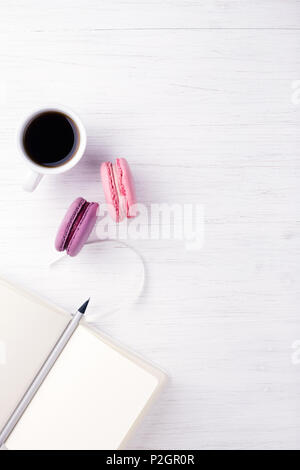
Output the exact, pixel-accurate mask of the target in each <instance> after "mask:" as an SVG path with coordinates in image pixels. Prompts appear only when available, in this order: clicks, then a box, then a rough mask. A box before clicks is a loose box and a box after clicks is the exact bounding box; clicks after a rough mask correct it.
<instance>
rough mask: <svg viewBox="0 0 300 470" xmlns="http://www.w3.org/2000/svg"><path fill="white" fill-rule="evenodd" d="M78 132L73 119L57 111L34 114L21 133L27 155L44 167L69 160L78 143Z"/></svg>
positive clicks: (61, 163)
mask: <svg viewBox="0 0 300 470" xmlns="http://www.w3.org/2000/svg"><path fill="white" fill-rule="evenodd" d="M78 140H79V132H78V129H77V126H76V124H75V123H74V122H73V120H72V119H71V118H70V117H69V116H67V115H66V114H64V113H61V112H59V111H45V112H42V113H41V114H38V115H36V116H35V117H34V118H33V119H32V120H31V121H30V122H29V123H28V125H27V127H26V129H25V131H24V134H23V146H24V150H25V152H26V154H27V155H28V157H29V158H30V159H31V160H32V161H33V162H34V163H37V164H38V165H41V166H45V167H55V166H60V165H63V164H64V163H66V162H67V161H69V160H70V159H71V158H72V157H73V155H74V154H75V152H76V149H77V147H78V145H79V142H78Z"/></svg>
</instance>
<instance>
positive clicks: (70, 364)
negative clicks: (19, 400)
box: [6, 324, 164, 450]
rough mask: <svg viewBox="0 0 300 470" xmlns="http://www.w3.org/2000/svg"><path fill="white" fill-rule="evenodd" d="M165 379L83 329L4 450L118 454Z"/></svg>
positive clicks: (81, 327) (93, 333) (160, 374)
mask: <svg viewBox="0 0 300 470" xmlns="http://www.w3.org/2000/svg"><path fill="white" fill-rule="evenodd" d="M163 379H164V374H163V373H161V372H160V371H157V370H156V369H154V368H152V367H151V366H149V365H147V364H146V363H144V362H143V361H141V360H140V359H137V358H135V357H134V356H133V355H131V354H129V353H127V352H124V351H123V350H121V349H120V348H118V347H116V346H115V345H113V344H112V343H110V342H109V341H108V340H107V339H105V338H103V337H102V336H100V335H99V334H98V333H96V332H95V331H94V330H92V329H90V328H89V327H87V326H85V325H83V324H81V325H80V326H79V327H78V328H77V330H76V331H75V333H74V334H73V336H72V338H71V339H70V341H69V343H68V344H67V346H66V347H65V349H64V350H63V352H62V353H61V355H60V357H59V358H58V360H57V361H56V363H55V365H54V367H53V368H52V369H51V371H50V373H49V375H48V376H47V378H46V379H45V381H44V383H43V384H42V385H41V387H40V389H39V391H38V392H37V394H36V396H35V397H34V398H33V400H32V402H31V403H30V405H29V406H28V408H27V410H26V411H25V413H24V415H23V417H22V418H21V419H20V421H19V422H18V424H17V426H16V427H15V429H14V431H13V432H12V434H11V435H10V437H9V439H8V440H7V442H6V447H7V448H8V449H36V450H39V449H109V450H111V449H117V448H119V447H120V446H121V444H122V441H123V440H124V439H125V437H126V435H127V434H128V432H129V431H130V429H131V427H132V426H133V425H134V423H135V421H136V419H137V418H138V417H139V415H140V414H141V413H142V411H143V409H144V408H145V406H146V405H147V404H148V402H149V400H150V398H151V397H152V395H153V393H154V392H155V391H156V390H157V389H158V387H159V385H160V384H161V382H162V381H163Z"/></svg>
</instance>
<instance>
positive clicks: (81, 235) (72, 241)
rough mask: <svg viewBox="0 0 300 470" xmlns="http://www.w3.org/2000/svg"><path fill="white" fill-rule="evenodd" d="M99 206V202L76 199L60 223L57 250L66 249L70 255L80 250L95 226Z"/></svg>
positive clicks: (56, 242) (56, 243)
mask: <svg viewBox="0 0 300 470" xmlns="http://www.w3.org/2000/svg"><path fill="white" fill-rule="evenodd" d="M98 207H99V204H97V202H87V201H86V200H85V199H83V198H82V197H78V198H77V199H75V201H74V202H73V203H72V204H71V206H70V207H69V209H68V210H67V213H66V215H65V217H64V218H63V221H62V223H61V224H60V227H59V230H58V233H57V236H56V240H55V248H56V249H57V251H64V250H66V252H67V254H68V255H70V256H76V255H77V254H78V253H79V252H80V250H81V248H82V247H83V246H84V244H85V243H86V242H87V240H88V238H89V236H90V234H91V231H92V230H93V228H94V226H95V223H96V220H97V210H98Z"/></svg>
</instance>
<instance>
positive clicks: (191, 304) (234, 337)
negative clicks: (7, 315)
mask: <svg viewBox="0 0 300 470" xmlns="http://www.w3.org/2000/svg"><path fill="white" fill-rule="evenodd" d="M299 19H300V2H299V1H296V0H289V1H279V0H274V1H270V0H256V1H251V2H249V1H246V0H242V1H235V0H228V1H220V0H212V1H210V2H207V1H204V0H203V1H201V0H195V1H184V0H178V1H176V2H171V1H154V2H153V1H151V2H150V1H144V0H141V1H139V2H130V1H122V0H118V1H117V0H113V1H109V0H100V1H96V0H85V1H83V0H72V1H69V0H60V1H58V0H52V1H51V2H47V3H45V2H38V1H36V0H28V1H26V2H25V1H8V0H2V2H1V5H0V25H1V28H0V60H1V76H0V104H1V114H0V128H1V132H0V207H1V223H0V230H1V232H0V233H1V237H0V257H1V271H2V273H3V274H6V275H8V276H9V277H11V278H13V279H16V280H18V281H19V282H21V283H23V284H24V285H27V286H28V287H31V288H34V289H35V290H37V291H40V292H42V293H44V294H45V295H48V296H49V297H51V298H52V300H55V299H57V301H58V302H59V303H60V304H61V305H62V306H64V307H66V308H72V306H73V304H72V298H74V296H75V295H76V289H75V286H74V282H73V280H72V276H71V275H70V272H71V271H72V269H71V268H70V265H69V268H66V271H65V272H63V273H65V279H64V282H63V286H62V288H61V290H60V291H57V290H56V289H54V288H53V289H51V286H54V284H53V283H52V281H51V279H53V277H52V278H51V276H53V273H49V270H48V262H49V259H51V257H52V255H53V251H52V244H53V239H54V236H55V231H56V228H57V225H58V222H59V220H60V218H61V217H62V214H63V212H64V210H65V208H66V207H67V205H68V204H69V203H70V202H71V201H72V199H73V198H75V197H76V196H78V195H82V196H84V197H86V198H87V199H89V200H97V201H102V200H103V192H102V188H101V184H100V176H99V172H98V166H99V164H100V162H101V161H102V160H103V159H105V158H113V157H114V156H122V157H127V158H128V160H129V161H130V163H131V165H132V169H133V172H134V175H135V179H136V182H137V194H138V199H139V200H140V201H142V202H145V203H147V204H149V203H151V202H156V203H159V202H167V203H172V202H186V203H190V202H191V203H199V204H202V205H203V206H204V208H205V243H204V246H203V249H202V250H201V251H198V252H189V251H187V250H186V249H185V246H184V244H183V243H180V242H176V241H172V240H171V241H162V240H161V241H155V240H152V241H149V240H145V241H136V242H134V243H133V245H134V246H135V248H137V249H138V250H140V252H141V253H142V255H143V257H144V259H145V261H146V265H147V283H146V287H145V290H144V291H143V294H142V296H141V297H140V299H139V302H138V303H137V304H136V306H135V307H134V308H132V310H131V311H130V313H128V314H124V315H123V316H122V315H121V314H120V315H115V316H112V317H107V318H105V319H103V322H102V321H101V328H102V329H103V330H104V331H105V332H106V333H108V334H110V335H112V336H113V337H114V338H117V339H119V340H120V341H122V342H123V343H125V344H126V345H128V346H129V347H131V348H132V349H133V350H136V351H139V352H140V353H141V354H142V355H143V356H144V357H146V358H148V359H150V360H152V361H153V362H155V363H156V364H158V365H160V366H161V367H162V368H164V369H165V370H166V371H167V373H168V374H169V376H170V382H169V384H168V386H167V388H166V390H165V392H164V393H163V395H162V397H161V400H160V401H159V402H158V403H157V405H156V406H155V407H154V408H153V409H152V411H151V412H150V414H149V415H148V417H147V418H146V420H145V422H144V423H143V425H142V426H141V428H140V430H139V432H138V433H137V434H136V436H135V438H134V439H133V440H132V442H131V443H130V448H138V449H140V448H142V449H151V448H152V449H158V448H163V449H170V448H173V449H176V448H179V449H180V448H181V449H183V448H201V449H215V448H222V449H241V448H243V449H257V448H260V449H287V448H294V449H300V400H299V396H300V394H299V392H300V375H299V372H300V365H295V364H293V363H292V361H291V356H292V352H293V350H292V343H293V342H294V341H295V340H300V322H299V303H300V290H299V278H300V269H299V266H300V226H299V217H298V213H299V210H298V208H299V194H300V193H299V184H300V164H299V161H300V160H299V157H300V151H299V143H300V138H299V119H300V106H299V105H298V106H297V104H295V103H293V100H292V93H293V89H292V84H293V82H294V81H296V80H299V79H300V46H299V45H300V27H299ZM53 102H54V103H62V104H64V105H66V106H70V107H71V108H73V109H74V110H75V111H77V112H78V114H79V115H80V116H81V117H82V118H83V120H84V122H85V124H86V127H87V131H88V148H87V154H86V157H85V159H84V160H83V161H82V162H81V163H80V164H79V165H78V166H77V167H76V168H74V169H73V170H72V171H70V172H69V173H67V174H65V175H61V176H58V177H57V178H50V177H49V178H45V179H44V180H43V181H42V183H41V185H40V187H39V188H38V190H37V191H36V192H35V193H34V194H26V193H24V192H23V191H22V189H21V182H22V179H23V175H24V170H25V168H24V166H23V163H22V162H21V161H19V160H18V157H17V151H16V145H15V132H16V126H17V123H18V122H19V120H20V119H21V117H22V115H23V114H24V113H26V112H27V111H28V110H30V109H31V108H34V107H36V106H40V105H44V104H49V103H53ZM101 251H102V253H101V256H103V258H102V257H101V261H100V260H99V289H101V285H102V283H105V279H113V280H114V281H115V282H112V283H111V284H112V286H111V288H110V290H109V284H108V283H107V282H106V284H105V292H106V295H107V294H108V293H109V294H110V296H112V297H114V296H115V295H116V289H115V285H116V284H117V285H118V292H119V294H118V295H119V296H120V299H122V295H126V289H127V285H128V283H129V281H128V278H130V282H131V280H132V279H134V276H135V271H134V269H135V265H134V262H133V261H132V263H131V261H130V259H129V258H128V256H129V254H128V253H127V252H126V250H121V249H119V250H117V249H115V250H112V249H107V247H105V246H104V245H103V248H101ZM102 260H103V262H102ZM89 267H90V269H91V270H92V269H93V270H94V269H95V267H94V266H93V267H92V266H91V265H90V266H89V265H88V266H86V269H88V268H89ZM68 269H69V271H70V272H69V275H68ZM93 272H94V271H93ZM126 273H127V274H126ZM128 273H129V274H130V276H131V277H130V276H129V274H128ZM97 275H98V274H97ZM49 279H50V281H49ZM112 289H113V290H112ZM54 297H55V298H54ZM83 297H84V296H83ZM106 302H107V304H108V303H109V301H108V300H107V299H106ZM99 308H101V305H99Z"/></svg>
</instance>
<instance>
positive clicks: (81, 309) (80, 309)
mask: <svg viewBox="0 0 300 470" xmlns="http://www.w3.org/2000/svg"><path fill="white" fill-rule="evenodd" d="M89 301H90V299H88V300H87V301H86V302H84V304H82V305H81V307H80V308H79V309H78V312H80V313H82V314H84V312H85V311H86V308H87V306H88V304H89Z"/></svg>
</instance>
